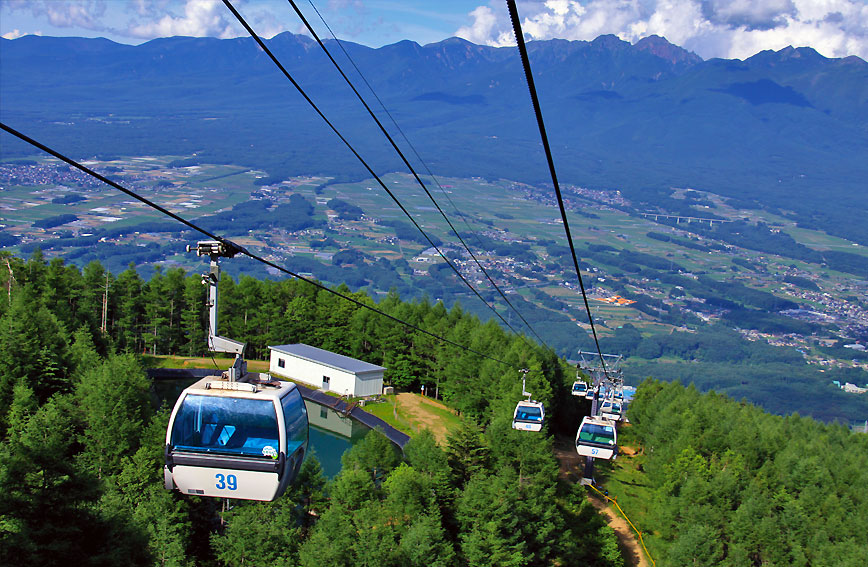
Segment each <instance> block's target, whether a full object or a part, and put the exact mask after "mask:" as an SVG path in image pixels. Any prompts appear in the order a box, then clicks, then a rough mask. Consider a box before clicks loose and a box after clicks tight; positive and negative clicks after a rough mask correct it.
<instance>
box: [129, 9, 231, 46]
mask: <svg viewBox="0 0 868 567" xmlns="http://www.w3.org/2000/svg"><path fill="white" fill-rule="evenodd" d="M236 7H237V6H236ZM137 10H138V11H139V13H142V12H143V11H144V12H145V13H146V14H148V15H150V14H152V13H153V12H152V11H150V9H149V7H148V6H145V5H144V4H143V3H141V2H140V3H139V6H138V8H137ZM126 31H127V33H128V35H130V36H132V37H140V38H147V39H150V38H154V37H169V36H175V35H183V36H193V37H204V36H213V37H219V38H227V37H238V36H239V35H241V34H242V33H243V29H242V28H241V26H240V25H239V24H238V23H237V22H236V20H235V18H234V17H233V16H232V14H231V13H229V12H228V11H227V10H226V7H225V6H224V5H223V3H222V2H221V1H220V0H187V2H186V4H185V5H184V11H183V15H180V16H175V15H173V14H171V13H169V14H165V13H164V14H163V15H162V16H161V17H159V19H156V20H152V21H145V22H135V23H132V24H130V26H129V28H128V29H127V30H126Z"/></svg>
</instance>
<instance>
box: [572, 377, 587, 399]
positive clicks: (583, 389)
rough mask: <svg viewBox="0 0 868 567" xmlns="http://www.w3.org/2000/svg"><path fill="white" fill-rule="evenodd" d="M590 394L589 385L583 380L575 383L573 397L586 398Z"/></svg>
mask: <svg viewBox="0 0 868 567" xmlns="http://www.w3.org/2000/svg"><path fill="white" fill-rule="evenodd" d="M587 393H588V383H587V382H583V381H582V380H576V381H575V382H573V395H574V396H584V395H585V394H587Z"/></svg>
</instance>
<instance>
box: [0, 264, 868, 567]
mask: <svg viewBox="0 0 868 567" xmlns="http://www.w3.org/2000/svg"><path fill="white" fill-rule="evenodd" d="M0 258H2V262H0V268H2V269H0V286H2V287H0V290H2V291H3V292H5V294H4V295H5V297H0V494H2V498H0V563H2V564H13V563H14V564H21V565H49V566H51V565H64V566H65V565H119V564H125V565H204V566H223V565H226V566H236V565H237V566H240V565H263V566H266V565H267V566H270V565H287V566H296V565H298V566H305V567H307V566H310V567H313V566H325V565H328V566H332V565H334V566H344V565H345V566H357V565H367V566H371V567H375V566H396V567H397V566H416V565H418V566H444V567H445V566H453V565H455V566H458V565H461V566H463V565H468V566H480V567H481V566H488V565H499V566H510V567H512V566H514V567H522V566H536V565H592V566H600V567H620V566H622V565H624V559H623V557H622V555H621V551H620V550H619V547H618V542H617V539H616V537H615V534H614V532H613V530H612V528H610V527H609V526H608V525H607V524H606V522H605V520H604V519H603V517H602V516H601V515H599V514H598V513H597V511H596V510H595V509H594V507H593V506H592V505H591V503H590V502H589V501H588V499H587V498H586V495H585V489H584V488H583V487H581V486H579V485H571V484H569V483H567V482H565V481H563V479H561V478H559V465H558V461H557V459H556V457H555V452H554V444H555V438H556V437H557V436H567V437H569V436H570V435H573V436H574V435H575V428H576V424H577V423H578V421H579V420H580V419H581V415H582V411H581V410H582V408H583V407H584V406H583V405H581V404H579V403H577V402H575V401H574V400H575V398H573V397H572V396H570V395H569V386H570V384H571V383H572V381H573V379H574V376H575V375H574V374H573V370H572V369H571V368H570V367H569V366H568V365H567V364H566V363H565V362H564V361H563V360H562V359H560V358H558V357H557V356H556V355H555V354H554V353H552V352H551V351H548V350H546V349H544V348H543V347H541V346H539V345H537V344H535V343H533V342H531V341H529V340H527V339H526V338H525V337H520V336H516V335H511V334H508V333H507V332H505V331H504V330H503V329H502V328H501V327H499V326H498V325H497V324H495V323H494V322H491V321H489V322H486V323H483V322H482V321H480V320H479V319H478V318H477V317H476V316H474V315H472V314H470V313H468V312H466V311H464V310H463V309H462V308H461V306H460V305H457V304H456V305H453V306H452V307H451V308H447V307H446V306H444V305H442V304H441V303H436V304H434V303H432V302H430V301H427V300H426V299H424V298H423V299H419V300H415V301H413V302H405V301H402V300H401V298H400V297H399V296H398V295H397V293H390V294H388V295H386V296H384V297H382V298H380V300H379V301H378V302H377V308H378V309H380V310H382V311H384V312H386V313H388V314H389V315H392V316H394V317H396V318H398V319H401V320H403V321H407V322H410V323H412V324H414V325H416V326H418V327H420V328H423V329H425V330H428V331H430V332H432V333H435V334H437V335H440V336H443V337H445V338H448V339H449V340H452V341H454V342H456V343H459V344H462V345H466V346H468V347H470V348H472V349H473V350H474V351H476V352H480V353H485V354H486V355H488V356H489V357H491V358H484V357H482V356H480V355H478V354H474V353H473V352H470V351H467V350H462V349H459V348H457V347H455V346H452V345H449V344H446V343H442V342H440V341H437V340H435V339H434V338H432V337H430V336H428V335H424V334H422V333H419V332H417V331H412V330H408V329H407V328H406V327H404V326H402V325H400V324H399V323H397V322H395V321H392V320H390V319H387V318H385V317H382V316H380V315H377V314H376V313H373V312H371V311H369V310H367V309H363V308H361V307H359V306H357V305H354V304H351V303H350V302H347V301H345V300H343V299H340V298H338V297H336V296H334V295H333V294H330V293H328V292H326V291H322V290H318V289H316V288H314V287H313V286H310V285H309V284H307V283H305V282H302V281H298V280H279V281H274V280H257V279H254V278H251V277H246V276H242V277H240V278H239V279H238V281H237V282H236V281H234V280H233V279H232V278H229V277H224V278H222V279H221V282H220V292H221V299H220V308H221V314H220V317H221V318H220V323H219V325H220V334H221V335H224V336H228V337H232V338H234V339H237V340H242V341H246V342H247V344H248V351H247V352H248V357H249V358H264V357H265V356H266V349H267V346H268V345H274V344H285V343H295V342H303V343H307V344H310V345H313V346H316V347H320V348H325V349H329V350H332V351H334V352H337V353H340V354H345V355H349V356H353V357H357V358H360V359H363V360H366V361H368V362H371V363H375V364H380V365H382V366H385V367H387V368H388V372H387V374H386V380H387V382H388V383H391V384H392V385H394V386H395V387H396V388H397V389H406V390H410V389H418V387H419V386H420V385H422V384H425V385H426V386H428V387H429V388H434V389H435V390H436V391H438V392H439V395H440V397H441V398H442V399H443V400H444V401H445V402H446V403H447V404H448V405H449V406H450V407H452V408H453V409H455V410H457V411H458V412H459V413H460V415H461V416H462V425H461V426H459V427H458V428H456V429H454V430H452V431H451V433H450V434H449V436H448V438H447V442H446V443H445V444H443V445H438V444H437V443H436V442H435V440H434V437H433V436H432V435H431V434H429V433H427V432H425V433H421V434H418V435H416V436H415V437H414V438H413V439H412V440H411V441H410V442H409V443H408V444H407V445H406V447H405V449H404V451H403V454H401V453H400V452H399V451H398V450H397V449H396V448H395V447H394V446H393V445H392V444H391V443H390V442H389V441H388V440H387V439H386V438H385V437H384V436H382V435H380V434H379V433H376V432H372V433H370V434H369V435H367V436H366V437H365V439H364V440H363V441H362V442H361V443H359V444H357V445H355V446H354V447H353V448H352V449H350V450H349V451H348V452H346V453H345V454H344V456H343V459H342V464H343V468H342V470H341V472H340V473H339V474H338V475H337V476H336V477H334V478H333V479H331V480H328V479H326V478H325V477H324V475H323V473H322V470H321V468H320V466H319V464H318V462H317V460H316V459H315V458H308V459H307V460H306V462H305V464H304V466H303V468H302V472H301V475H300V478H299V480H297V482H296V483H295V484H294V485H293V486H292V487H291V488H290V489H289V490H288V491H287V493H286V494H285V495H284V496H283V497H281V498H280V499H279V500H277V501H275V502H273V503H257V502H241V501H231V503H229V504H227V503H226V502H224V501H221V500H218V499H206V498H198V497H189V496H182V495H180V494H177V493H172V492H168V491H166V490H165V489H164V488H163V475H162V466H163V444H164V440H165V431H166V427H167V423H168V415H169V409H170V408H168V407H166V406H165V405H164V404H160V403H159V402H158V401H157V398H156V397H155V395H154V389H153V384H151V383H150V381H149V379H148V378H147V377H146V374H145V372H144V369H143V361H144V358H143V357H142V355H143V354H151V355H154V354H158V355H159V354H182V355H189V356H193V355H201V354H204V353H205V352H204V351H205V334H206V332H207V319H206V313H205V289H206V288H205V286H203V285H202V283H201V278H200V276H199V275H198V274H188V273H186V272H184V271H183V270H181V269H179V268H169V269H165V270H157V271H156V272H155V274H154V275H153V277H151V279H150V280H148V281H145V280H143V279H142V278H141V277H140V276H139V275H138V273H137V272H136V270H135V268H134V267H133V266H130V268H129V269H127V270H126V271H124V272H122V273H120V274H118V275H117V276H114V275H112V274H111V273H109V272H107V271H106V270H105V268H104V267H103V266H102V265H100V264H99V263H97V262H93V263H90V264H88V265H87V266H86V267H85V268H84V269H79V268H77V267H74V266H70V265H66V264H65V263H64V261H63V260H62V259H60V258H55V259H52V260H51V261H50V262H49V261H46V260H45V258H44V257H43V256H42V255H41V253H39V252H38V251H37V252H35V253H34V254H33V255H32V256H31V257H30V258H29V259H27V260H23V259H20V258H16V257H13V256H11V255H8V254H5V253H4V254H3V255H2V256H0ZM341 291H342V292H343V293H345V294H348V295H352V297H354V298H355V299H356V300H358V301H359V302H360V303H363V304H370V305H373V304H374V299H372V298H371V297H370V296H369V295H368V294H367V293H365V292H364V291H358V292H351V291H350V290H349V289H348V288H345V287H344V288H342V289H341ZM492 359H497V361H495V360H492ZM498 361H502V362H498ZM519 368H529V369H530V372H529V375H528V384H527V387H528V390H529V391H531V392H533V394H534V398H535V399H537V400H540V401H542V402H544V403H545V405H546V408H547V415H548V416H550V417H551V419H547V423H548V425H547V426H546V429H545V430H544V432H543V433H542V434H530V433H527V432H519V431H514V430H512V429H511V419H512V410H513V408H514V406H515V403H516V401H517V400H518V399H520V398H521V381H520V378H519V372H518V369H519ZM629 416H630V419H631V421H632V422H633V424H632V425H631V426H630V427H629V428H627V429H629V430H631V431H630V435H631V436H632V437H631V438H632V439H634V440H635V441H636V442H637V443H638V445H637V450H638V453H639V454H638V456H637V457H635V460H633V461H632V462H634V463H637V462H638V463H640V466H639V467H638V468H640V469H641V470H640V471H639V473H640V474H639V476H638V477H637V478H638V481H637V482H638V483H639V484H640V485H641V486H642V488H643V490H645V492H646V493H648V494H651V496H650V498H649V499H647V500H646V501H645V502H644V503H643V506H642V507H641V508H640V507H638V506H637V507H636V509H637V510H641V514H640V515H639V516H638V517H634V518H633V519H634V521H635V522H636V523H637V524H638V527H639V528H640V529H641V530H642V531H643V532H644V533H646V534H647V535H648V536H649V538H650V541H651V543H652V551H653V552H654V553H655V559H656V562H657V565H659V566H666V565H671V566H681V565H732V566H741V565H763V566H784V565H802V566H823V565H830V566H831V565H838V566H846V567H849V566H854V567H855V566H857V565H862V564H864V557H866V556H868V529H866V528H868V515H866V513H865V504H866V501H865V500H866V495H865V493H864V490H861V488H862V487H864V486H865V481H866V480H868V479H866V476H865V475H866V474H868V473H866V471H868V467H866V464H868V462H866V461H868V436H864V435H859V434H853V433H850V432H849V431H847V430H846V429H845V428H843V427H841V426H838V425H825V424H821V423H819V422H817V421H814V420H813V419H810V418H803V417H799V416H798V415H791V416H787V417H780V416H772V415H769V414H766V413H764V412H763V411H762V410H760V409H759V408H757V407H755V406H753V405H750V404H747V403H745V402H736V401H733V400H731V399H730V398H727V397H726V396H722V395H719V394H714V393H710V394H704V395H703V394H699V393H698V392H697V391H696V390H695V389H694V388H692V387H690V388H685V387H683V386H681V385H679V384H677V383H673V384H665V383H663V382H659V381H655V380H648V381H646V382H644V383H643V384H642V385H641V386H640V387H639V390H638V392H637V396H636V399H635V402H634V403H633V405H632V407H631V410H630V414H629ZM622 461H623V459H622V460H619V461H618V463H619V465H618V466H621V465H620V463H621V462H622ZM626 462H628V463H629V462H631V461H626ZM612 470H613V468H612V465H606V464H601V465H600V478H602V479H605V478H606V476H607V474H608V473H609V472H611V471H612ZM637 470H638V469H637ZM604 482H605V481H604ZM628 488H629V487H628Z"/></svg>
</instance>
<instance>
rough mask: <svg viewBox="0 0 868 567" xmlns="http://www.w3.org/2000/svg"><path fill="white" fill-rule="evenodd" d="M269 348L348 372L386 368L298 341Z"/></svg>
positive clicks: (357, 372)
mask: <svg viewBox="0 0 868 567" xmlns="http://www.w3.org/2000/svg"><path fill="white" fill-rule="evenodd" d="M268 348H270V349H272V350H276V351H278V352H283V353H286V354H291V355H292V356H296V357H298V358H303V359H305V360H310V361H311V362H317V363H319V364H323V365H325V366H330V367H332V368H337V369H338V370H344V371H346V372H352V373H355V374H360V373H363V372H374V371H378V370H385V368H383V367H382V366H377V365H376V364H370V363H368V362H365V361H363V360H357V359H355V358H352V357H350V356H344V355H342V354H335V353H333V352H330V351H327V350H323V349H321V348H316V347H312V346H310V345H306V344H302V343H297V344H294V345H275V346H270V347H268Z"/></svg>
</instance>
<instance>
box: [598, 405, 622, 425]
mask: <svg viewBox="0 0 868 567" xmlns="http://www.w3.org/2000/svg"><path fill="white" fill-rule="evenodd" d="M600 414H601V415H602V416H603V417H604V418H605V419H610V420H612V421H621V402H618V401H615V400H606V401H605V402H603V406H602V407H601V408H600Z"/></svg>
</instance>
